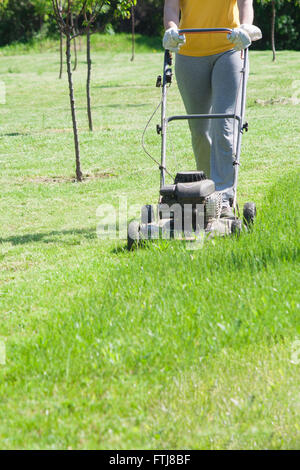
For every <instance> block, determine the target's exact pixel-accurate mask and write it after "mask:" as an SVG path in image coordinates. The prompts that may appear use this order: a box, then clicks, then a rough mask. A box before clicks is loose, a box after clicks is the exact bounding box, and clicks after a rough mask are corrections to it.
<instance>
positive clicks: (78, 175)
mask: <svg viewBox="0 0 300 470" xmlns="http://www.w3.org/2000/svg"><path fill="white" fill-rule="evenodd" d="M66 54H67V69H68V81H69V91H70V105H71V113H72V121H73V134H74V143H75V157H76V179H77V181H82V173H81V168H80V150H79V141H78V130H77V121H76V108H75V99H74V88H73V76H72V64H71V32H70V33H69V34H68V35H67V53H66Z"/></svg>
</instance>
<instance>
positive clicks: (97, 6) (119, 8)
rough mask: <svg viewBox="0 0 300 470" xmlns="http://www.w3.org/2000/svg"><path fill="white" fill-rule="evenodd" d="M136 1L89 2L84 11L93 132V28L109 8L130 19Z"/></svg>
mask: <svg viewBox="0 0 300 470" xmlns="http://www.w3.org/2000/svg"><path fill="white" fill-rule="evenodd" d="M135 3H136V0H88V2H87V4H86V6H85V9H84V24H85V26H86V35H87V41H86V44H87V49H86V56H87V81H86V97H87V114H88V121H89V129H90V131H93V118H92V108H91V75H92V59H91V34H92V27H93V24H94V23H95V21H96V19H97V17H98V15H99V14H100V13H101V12H103V11H107V10H108V9H109V8H110V9H111V10H113V14H114V16H116V17H123V18H125V17H127V18H128V17H129V16H130V10H131V8H132V7H133V6H134V5H135Z"/></svg>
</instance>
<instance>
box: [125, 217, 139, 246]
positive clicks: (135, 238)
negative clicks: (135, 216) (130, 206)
mask: <svg viewBox="0 0 300 470" xmlns="http://www.w3.org/2000/svg"><path fill="white" fill-rule="evenodd" d="M139 241H140V224H139V223H138V222H137V221H136V220H133V221H132V222H130V224H129V225H128V233H127V248H128V250H133V249H134V248H136V247H138V244H139Z"/></svg>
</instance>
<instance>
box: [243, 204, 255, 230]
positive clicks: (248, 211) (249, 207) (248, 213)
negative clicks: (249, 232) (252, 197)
mask: <svg viewBox="0 0 300 470" xmlns="http://www.w3.org/2000/svg"><path fill="white" fill-rule="evenodd" d="M243 216H244V222H245V224H246V226H247V227H248V228H249V227H251V225H253V223H254V220H255V217H256V205H255V203H254V202H246V204H245V205H244V210H243Z"/></svg>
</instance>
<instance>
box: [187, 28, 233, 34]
mask: <svg viewBox="0 0 300 470" xmlns="http://www.w3.org/2000/svg"><path fill="white" fill-rule="evenodd" d="M178 33H179V34H197V33H232V29H230V28H188V29H179V30H178Z"/></svg>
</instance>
